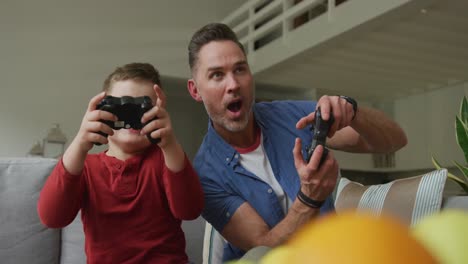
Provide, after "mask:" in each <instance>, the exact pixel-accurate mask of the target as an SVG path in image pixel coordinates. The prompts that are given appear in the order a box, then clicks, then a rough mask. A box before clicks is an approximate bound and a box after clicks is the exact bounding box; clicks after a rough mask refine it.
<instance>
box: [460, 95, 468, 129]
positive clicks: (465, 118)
mask: <svg viewBox="0 0 468 264" xmlns="http://www.w3.org/2000/svg"><path fill="white" fill-rule="evenodd" d="M460 118H461V120H462V122H463V124H465V126H466V125H467V124H468V102H467V101H466V97H465V96H463V101H462V104H461V107H460Z"/></svg>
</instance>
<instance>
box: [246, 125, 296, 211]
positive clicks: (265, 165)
mask: <svg viewBox="0 0 468 264" xmlns="http://www.w3.org/2000/svg"><path fill="white" fill-rule="evenodd" d="M257 140H258V139H257ZM259 141H260V142H257V141H256V143H255V145H254V146H252V148H246V149H244V151H242V150H240V149H237V150H238V151H239V154H240V158H239V161H240V163H241V165H242V166H243V167H244V168H245V169H247V170H248V171H250V172H251V173H253V174H255V175H256V176H257V177H259V178H260V179H261V180H262V181H264V182H265V183H267V184H268V185H270V186H271V189H272V190H273V191H274V192H275V194H276V196H277V197H278V201H279V202H280V204H281V208H282V209H283V212H284V213H285V214H286V213H287V211H288V208H289V206H290V205H291V204H292V201H291V199H289V197H288V196H287V195H286V194H285V192H284V191H283V188H281V185H280V184H279V183H278V180H276V178H275V175H274V174H273V170H272V169H271V165H270V161H269V160H268V157H267V155H266V154H265V149H264V148H263V134H262V133H261V132H260V137H259Z"/></svg>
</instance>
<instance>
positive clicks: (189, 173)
mask: <svg viewBox="0 0 468 264" xmlns="http://www.w3.org/2000/svg"><path fill="white" fill-rule="evenodd" d="M184 159H185V162H184V163H185V166H184V169H183V170H181V171H179V172H177V173H174V172H172V171H170V170H169V169H168V168H167V167H166V166H165V165H163V182H164V190H165V192H166V196H167V199H168V202H169V208H170V209H171V212H172V214H173V215H174V216H175V217H176V218H177V219H181V220H193V219H195V218H197V217H198V216H200V213H201V211H202V209H203V203H204V201H203V190H202V188H201V184H200V179H199V178H198V175H197V173H196V172H195V170H194V169H193V167H192V165H191V163H190V161H189V159H188V158H187V156H185V157H184ZM162 162H163V164H165V163H164V160H163V161H162Z"/></svg>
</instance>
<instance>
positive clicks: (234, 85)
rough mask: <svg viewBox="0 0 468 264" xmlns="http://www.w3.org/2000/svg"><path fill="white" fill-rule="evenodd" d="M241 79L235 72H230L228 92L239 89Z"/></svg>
mask: <svg viewBox="0 0 468 264" xmlns="http://www.w3.org/2000/svg"><path fill="white" fill-rule="evenodd" d="M239 88H240V85H239V81H238V80H237V78H236V77H235V76H234V75H233V74H229V75H228V77H227V90H228V92H235V91H237V90H239Z"/></svg>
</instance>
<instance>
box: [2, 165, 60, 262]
mask: <svg viewBox="0 0 468 264" xmlns="http://www.w3.org/2000/svg"><path fill="white" fill-rule="evenodd" d="M56 163H57V161H56V160H54V159H42V158H14V159H5V158H1V159H0V256H1V259H0V261H1V263H3V264H10V263H11V264H17V263H37V264H41V263H47V264H51V263H58V261H59V255H60V230H54V229H47V228H46V227H44V226H43V225H42V224H41V222H40V221H39V217H38V215H37V210H36V205H37V199H38V198H39V192H40V190H41V189H42V186H43V185H44V182H45V179H46V178H47V176H48V175H49V173H50V172H51V170H52V169H53V167H54V166H55V164H56Z"/></svg>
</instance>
